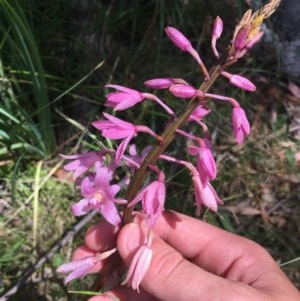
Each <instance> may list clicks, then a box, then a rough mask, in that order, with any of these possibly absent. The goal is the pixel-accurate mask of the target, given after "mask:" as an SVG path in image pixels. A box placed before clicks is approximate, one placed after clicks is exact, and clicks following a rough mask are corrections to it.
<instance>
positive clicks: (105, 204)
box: [71, 163, 126, 225]
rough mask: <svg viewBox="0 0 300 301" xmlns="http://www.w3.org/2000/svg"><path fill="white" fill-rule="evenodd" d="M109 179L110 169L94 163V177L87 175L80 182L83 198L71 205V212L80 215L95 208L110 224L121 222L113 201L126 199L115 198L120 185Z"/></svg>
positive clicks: (121, 201)
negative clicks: (111, 183) (111, 182)
mask: <svg viewBox="0 0 300 301" xmlns="http://www.w3.org/2000/svg"><path fill="white" fill-rule="evenodd" d="M110 180H111V170H109V168H108V167H102V166H101V165H100V164H97V163H96V175H95V177H91V176H87V177H85V178H84V179H83V180H82V182H81V194H82V196H83V199H81V200H80V201H79V202H78V203H76V204H74V205H72V207H71V209H72V212H73V214H74V215H75V216H80V215H83V214H86V213H87V212H89V211H90V210H92V209H96V210H98V211H99V212H100V213H101V214H102V215H103V217H104V218H105V219H106V220H107V221H108V222H109V223H110V224H112V225H118V224H119V223H120V222H121V218H120V215H119V213H118V210H117V208H116V206H115V203H126V201H125V200H116V199H115V195H116V194H117V193H118V192H119V190H120V186H119V185H116V184H114V185H110V183H109V182H110Z"/></svg>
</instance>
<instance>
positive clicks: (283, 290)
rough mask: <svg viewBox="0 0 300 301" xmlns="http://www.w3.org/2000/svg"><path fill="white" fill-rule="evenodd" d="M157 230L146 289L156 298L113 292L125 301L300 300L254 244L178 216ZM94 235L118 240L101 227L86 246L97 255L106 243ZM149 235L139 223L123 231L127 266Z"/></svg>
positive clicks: (120, 240)
mask: <svg viewBox="0 0 300 301" xmlns="http://www.w3.org/2000/svg"><path fill="white" fill-rule="evenodd" d="M154 231H155V233H156V234H157V236H155V238H154V241H153V259H152V261H151V265H150V268H149V270H148V271H147V273H146V275H145V277H144V279H143V281H142V286H143V287H144V288H145V289H146V290H147V291H148V292H149V293H150V294H151V295H153V296H155V297H150V295H149V294H146V295H143V294H141V295H138V294H134V293H133V291H132V290H130V289H129V288H126V289H125V288H124V287H121V288H116V289H114V290H112V291H111V292H112V293H113V294H114V295H115V296H118V297H119V298H120V300H122V301H123V300H124V301H125V300H133V301H135V300H165V301H168V300H172V301H177V300H178V301H183V300H207V301H214V300H224V301H226V300H238V301H244V300H245V301H250V300H257V301H269V300H270V301H275V300H276V301H277V300H278V301H279V300H297V301H298V300H300V295H299V292H298V291H297V290H296V288H294V287H293V286H292V284H291V283H290V282H289V280H288V279H287V277H286V276H285V275H284V274H283V272H282V271H281V270H280V269H279V268H278V267H277V265H276V263H275V262H274V261H273V259H272V258H271V257H270V256H269V254H268V253H267V252H266V251H265V250H264V249H263V248H262V247H260V246H259V245H257V244H255V243H254V242H252V241H250V240H247V239H245V238H242V237H239V236H237V235H234V234H231V233H228V232H226V231H223V230H221V229H219V228H217V227H214V226H212V225H209V224H207V223H205V222H202V221H199V220H197V219H194V218H191V217H187V216H185V215H181V214H178V213H175V212H165V213H164V216H163V218H162V219H161V220H160V221H159V223H158V224H157V226H156V227H155V229H154ZM90 233H93V235H94V236H97V237H99V236H100V237H102V241H103V242H105V243H103V245H109V244H110V241H111V242H113V239H112V240H110V238H109V237H105V235H106V234H105V227H103V225H102V224H98V225H97V226H95V227H94V228H93V231H92V232H89V234H88V235H87V236H86V243H87V244H89V246H93V248H94V249H95V248H96V249H97V251H101V249H102V246H101V239H100V240H99V239H98V242H97V244H96V245H93V243H92V244H91V242H90V239H91V235H90ZM145 234H146V229H141V227H139V226H138V225H136V224H129V225H126V226H125V227H124V228H122V230H121V231H120V233H119V235H118V239H117V246H118V250H119V252H120V254H121V256H122V257H123V259H124V261H125V263H126V264H127V265H129V264H130V261H131V259H132V257H133V254H134V252H135V251H136V250H137V249H138V247H139V246H140V245H141V244H142V243H143V241H144V238H145ZM177 251H178V252H177ZM180 253H181V254H180ZM186 259H188V260H186ZM199 267H201V268H199ZM218 275H219V276H221V277H218ZM223 277H225V278H227V279H224V278H223ZM120 292H122V293H120ZM129 296H130V298H129ZM200 296H201V297H200ZM156 298H157V299H156ZM91 300H92V301H100V300H105V299H103V297H93V298H92V299H91Z"/></svg>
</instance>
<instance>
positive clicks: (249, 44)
mask: <svg viewBox="0 0 300 301" xmlns="http://www.w3.org/2000/svg"><path fill="white" fill-rule="evenodd" d="M263 35H264V32H263V31H259V32H258V33H257V34H256V35H254V37H253V38H251V39H250V40H249V41H247V43H246V45H245V48H246V49H247V50H249V49H251V48H252V47H253V46H254V45H255V44H257V43H258V42H259V41H260V40H261V38H262V36H263Z"/></svg>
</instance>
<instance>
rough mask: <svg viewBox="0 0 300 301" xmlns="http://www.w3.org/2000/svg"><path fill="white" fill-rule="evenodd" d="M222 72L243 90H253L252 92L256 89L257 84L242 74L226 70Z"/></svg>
mask: <svg viewBox="0 0 300 301" xmlns="http://www.w3.org/2000/svg"><path fill="white" fill-rule="evenodd" d="M221 74H222V75H223V76H225V77H227V78H228V79H229V81H230V83H231V84H232V85H234V86H236V87H238V88H240V89H242V90H246V91H251V92H253V91H255V90H256V87H255V85H254V84H253V83H252V82H251V81H250V80H249V79H247V78H245V77H243V76H241V75H237V74H230V73H229V72H226V71H223V72H222V73H221Z"/></svg>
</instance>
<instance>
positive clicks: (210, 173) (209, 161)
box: [188, 143, 217, 187]
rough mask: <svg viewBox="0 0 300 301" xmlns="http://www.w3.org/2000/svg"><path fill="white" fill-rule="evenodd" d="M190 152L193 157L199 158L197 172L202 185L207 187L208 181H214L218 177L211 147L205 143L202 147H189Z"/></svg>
mask: <svg viewBox="0 0 300 301" xmlns="http://www.w3.org/2000/svg"><path fill="white" fill-rule="evenodd" d="M188 151H189V153H190V154H191V155H192V156H198V160H197V170H198V172H199V175H200V179H201V183H202V185H203V186H204V187H205V186H206V185H207V184H208V181H210V180H214V179H215V178H216V176H217V166H216V162H215V159H214V157H213V154H212V152H211V149H210V147H207V146H206V145H205V144H204V143H203V145H202V146H200V147H198V146H189V147H188Z"/></svg>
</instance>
